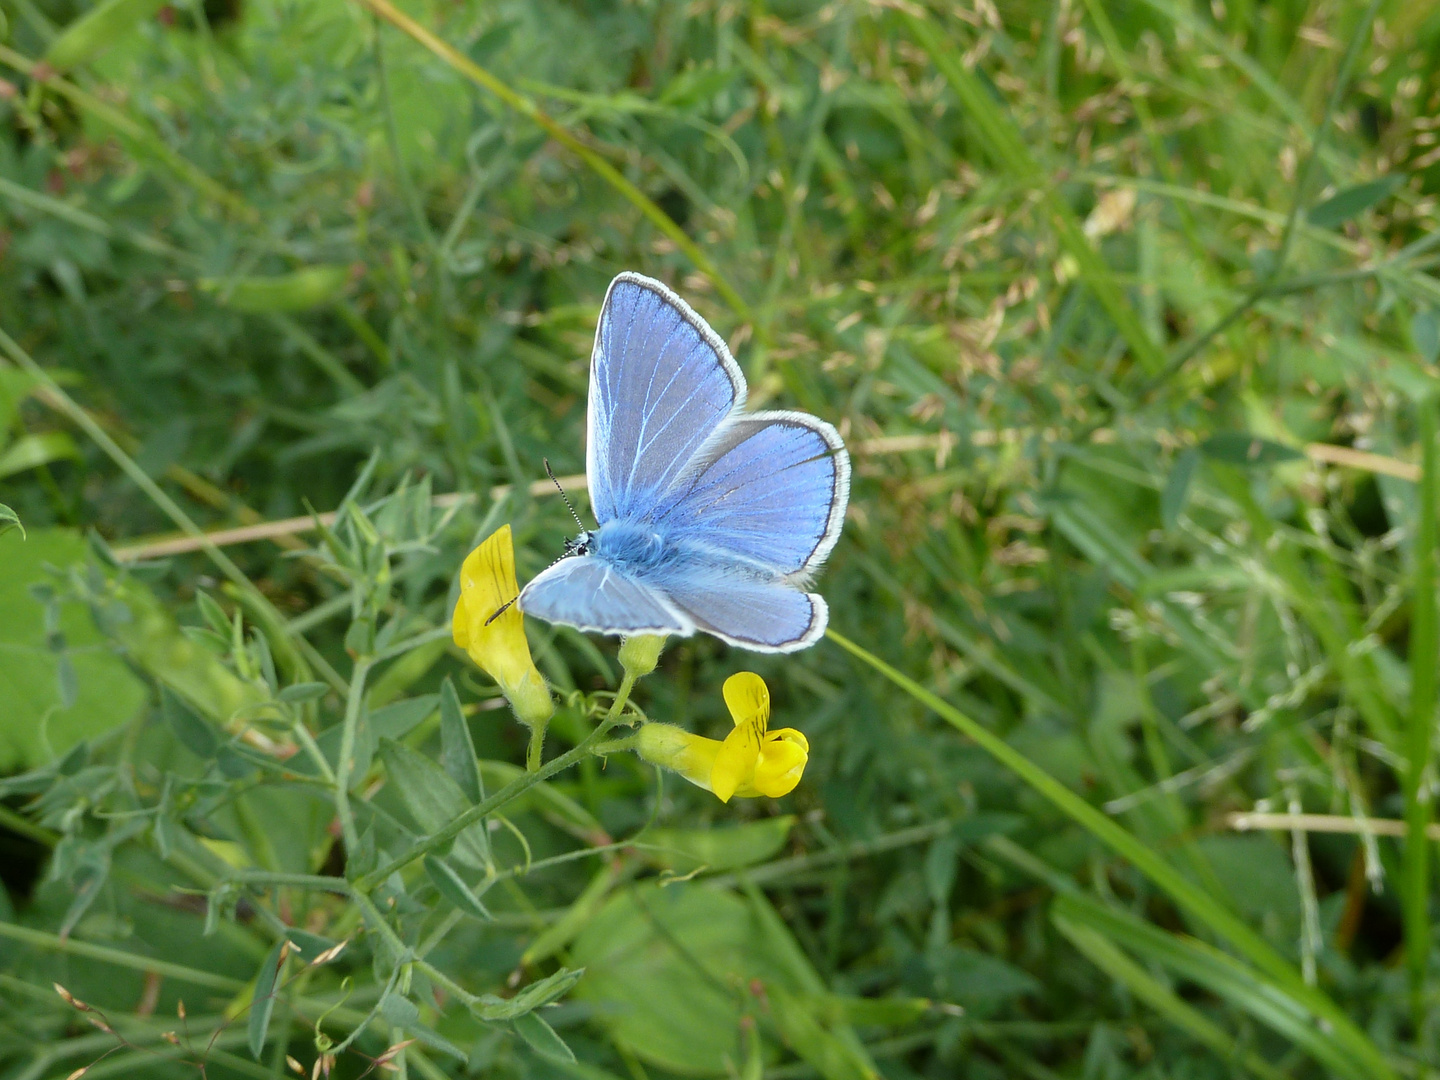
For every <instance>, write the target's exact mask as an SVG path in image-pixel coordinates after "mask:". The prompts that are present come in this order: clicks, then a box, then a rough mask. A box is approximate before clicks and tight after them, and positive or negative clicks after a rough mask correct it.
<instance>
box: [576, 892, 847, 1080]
mask: <svg viewBox="0 0 1440 1080" xmlns="http://www.w3.org/2000/svg"><path fill="white" fill-rule="evenodd" d="M570 955H571V958H572V959H573V960H574V962H576V963H580V964H584V965H585V966H586V969H587V972H588V974H587V976H586V978H585V979H584V980H583V981H581V982H580V983H579V985H577V986H576V988H575V992H574V995H573V996H574V997H575V998H578V999H581V1000H584V1001H588V1002H591V1003H593V1004H594V1005H595V1006H596V1008H597V1009H598V1012H597V1014H596V1019H597V1022H598V1023H600V1024H601V1025H602V1026H603V1027H604V1028H606V1030H607V1031H608V1032H609V1034H610V1036H611V1038H612V1039H614V1040H615V1041H616V1042H618V1043H620V1044H621V1045H623V1046H625V1047H627V1048H629V1049H630V1050H631V1051H633V1052H634V1053H635V1054H636V1055H637V1056H638V1057H640V1058H641V1059H643V1060H644V1061H646V1062H650V1063H652V1064H654V1065H656V1066H658V1067H660V1068H662V1069H667V1070H671V1071H674V1072H680V1073H685V1074H690V1075H693V1074H696V1073H723V1072H725V1071H726V1070H727V1065H726V1062H727V1061H730V1062H735V1061H741V1060H744V1059H745V1056H746V1054H745V1047H744V1046H743V1044H742V1040H741V1039H740V1032H741V1023H740V1018H741V1007H740V1001H739V1000H738V998H737V996H736V994H735V992H734V988H736V987H748V986H752V985H757V980H758V985H760V986H763V987H764V988H765V993H766V994H771V993H773V992H774V990H776V989H778V990H780V991H781V992H783V993H789V994H791V995H798V996H801V997H805V996H809V997H814V996H816V995H824V994H825V993H826V988H825V985H824V982H823V981H822V980H821V979H820V977H819V976H818V975H817V974H816V973H815V971H814V969H813V968H812V967H811V966H810V965H809V962H808V961H807V960H806V959H805V954H804V953H803V952H802V951H801V950H800V948H799V946H798V945H797V944H796V943H795V940H794V938H793V936H792V935H791V934H790V931H789V930H788V929H787V928H786V927H785V925H784V923H782V922H780V921H779V920H778V918H776V917H775V915H774V912H773V910H771V909H770V908H769V905H768V903H765V902H764V899H763V897H761V898H760V900H759V901H755V900H754V899H753V898H752V900H751V901H747V900H745V899H742V898H741V897H738V896H736V895H734V894H733V893H729V892H724V891H721V890H718V889H710V888H706V887H704V886H701V885H698V884H693V883H680V884H672V885H668V886H665V887H660V886H659V885H655V884H651V885H643V886H633V887H631V888H628V889H625V890H623V891H621V892H617V893H615V894H614V895H612V896H611V898H610V900H609V901H608V902H607V903H606V904H605V905H604V907H602V908H601V909H600V910H599V911H598V912H596V914H595V916H594V918H592V919H591V920H590V922H589V924H588V925H586V927H585V928H584V929H583V930H582V931H581V933H580V935H579V936H578V937H577V938H576V939H575V943H574V945H573V946H572V947H571V951H570ZM794 1011H795V1012H799V1013H800V1014H801V1016H800V1018H798V1019H796V1020H795V1027H794V1028H793V1030H792V1031H791V1033H790V1034H791V1035H792V1036H794V1037H795V1039H796V1042H795V1043H794V1044H792V1047H793V1049H794V1050H795V1051H796V1052H797V1053H800V1054H802V1055H803V1056H804V1057H805V1059H806V1061H808V1062H809V1063H810V1064H811V1065H813V1066H814V1067H815V1068H816V1069H818V1070H820V1072H821V1075H822V1076H825V1077H826V1078H827V1080H841V1078H844V1080H851V1078H853V1077H854V1076H855V1075H856V1074H855V1072H854V1071H853V1065H854V1063H855V1062H856V1061H859V1060H863V1057H862V1056H861V1055H863V1054H864V1049H863V1047H862V1046H861V1045H860V1043H859V1040H858V1039H856V1038H855V1036H854V1034H853V1032H851V1031H849V1029H847V1028H845V1027H843V1026H842V1025H839V1024H830V1023H825V1022H822V1021H818V1020H815V1019H814V1018H813V1017H812V1016H809V1015H808V1013H807V1011H806V1010H805V1009H797V1010H794ZM816 1025H818V1026H819V1031H818V1032H817V1030H816ZM872 1068H873V1066H872Z"/></svg>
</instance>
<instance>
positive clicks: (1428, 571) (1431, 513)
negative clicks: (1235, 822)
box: [1401, 400, 1440, 1023]
mask: <svg viewBox="0 0 1440 1080" xmlns="http://www.w3.org/2000/svg"><path fill="white" fill-rule="evenodd" d="M1435 409H1436V403H1435V402H1434V401H1433V400H1430V401H1425V402H1423V403H1421V405H1420V407H1419V410H1418V411H1419V420H1420V453H1421V472H1420V506H1419V512H1418V519H1417V520H1418V525H1417V528H1416V531H1415V551H1414V554H1413V558H1414V560H1415V571H1414V572H1415V584H1414V601H1413V603H1414V605H1415V608H1414V613H1413V614H1412V615H1411V618H1410V727H1409V731H1408V732H1407V733H1406V735H1407V739H1406V742H1407V746H1406V751H1407V753H1406V758H1407V759H1408V768H1407V769H1406V771H1405V824H1406V838H1405V865H1404V877H1403V882H1402V885H1401V899H1402V906H1403V908H1404V922H1405V966H1406V967H1407V968H1408V969H1409V972H1410V994H1411V998H1412V1002H1413V1006H1414V1010H1415V1016H1416V1022H1417V1023H1418V1022H1420V1020H1421V1018H1422V1017H1423V1016H1424V997H1423V995H1424V989H1425V969H1426V965H1427V962H1428V961H1429V958H1430V910H1429V904H1430V841H1429V840H1428V839H1427V838H1426V836H1425V832H1426V829H1427V827H1428V826H1429V824H1430V753H1431V733H1432V732H1433V731H1434V730H1435V695H1436V670H1435V665H1436V662H1437V656H1436V648H1437V643H1436V611H1435V548H1436V544H1437V537H1436V520H1435V516H1436V514H1437V513H1440V474H1437V470H1440V454H1437V449H1436V445H1435V440H1436V437H1437V433H1436V423H1435Z"/></svg>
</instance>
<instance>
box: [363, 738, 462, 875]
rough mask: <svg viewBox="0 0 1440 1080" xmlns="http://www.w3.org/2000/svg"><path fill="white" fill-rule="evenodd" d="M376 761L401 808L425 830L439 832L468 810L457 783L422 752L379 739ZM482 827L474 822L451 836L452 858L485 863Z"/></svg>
mask: <svg viewBox="0 0 1440 1080" xmlns="http://www.w3.org/2000/svg"><path fill="white" fill-rule="evenodd" d="M380 760H381V761H383V762H384V763H385V769H386V771H387V772H388V773H389V774H390V779H391V780H393V781H394V782H395V786H396V787H397V788H398V789H399V791H400V797H401V798H402V799H403V800H404V802H405V808H406V809H407V810H409V811H410V814H411V816H412V817H414V819H415V823H416V824H417V825H419V826H420V828H421V829H422V830H424V831H425V832H427V833H433V832H438V831H440V830H441V829H442V828H444V827H445V826H446V825H448V824H450V822H452V821H454V820H455V819H456V818H457V817H459V816H460V815H461V814H463V813H464V812H465V811H466V810H468V809H470V806H471V803H470V802H469V800H467V799H466V798H465V795H464V793H463V792H461V790H460V786H459V785H458V784H456V783H455V781H454V780H451V779H450V777H449V776H447V775H446V774H445V770H444V769H442V768H441V767H440V766H439V765H436V764H435V762H433V761H431V760H430V759H429V758H428V757H426V756H425V755H424V754H420V753H417V752H416V751H414V750H411V749H410V748H409V747H408V746H406V745H404V744H403V743H397V742H395V741H394V740H393V739H381V740H380ZM484 827H485V826H484V824H483V823H477V824H475V825H472V826H470V827H469V828H468V829H466V830H465V831H464V832H462V833H461V834H460V835H459V836H458V837H456V838H455V848H454V858H456V859H458V860H459V861H460V862H462V863H464V864H465V865H466V866H473V867H477V868H478V867H482V866H484V865H485V855H486V852H487V851H488V845H487V844H486V842H485V841H486V838H485V837H484V836H483V835H482V836H477V835H476V833H477V832H479V830H481V829H483V828H484Z"/></svg>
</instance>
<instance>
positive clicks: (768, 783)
mask: <svg viewBox="0 0 1440 1080" xmlns="http://www.w3.org/2000/svg"><path fill="white" fill-rule="evenodd" d="M725 704H726V705H727V706H729V708H730V715H731V717H732V718H733V719H734V721H735V729H734V730H733V731H731V732H730V734H729V735H728V736H727V737H726V738H725V741H724V742H720V741H719V740H718V739H707V738H705V736H703V735H692V734H691V733H690V732H688V731H686V730H685V729H684V728H679V727H676V726H675V725H673V724H654V723H651V724H645V725H644V726H642V727H641V728H640V731H639V733H638V734H637V735H636V738H635V749H636V752H637V753H639V755H640V756H641V757H642V758H644V759H645V760H646V761H648V762H650V763H651V764H652V765H659V766H660V767H661V768H664V769H670V770H672V771H673V772H678V773H679V774H680V775H681V776H683V777H684V778H685V779H686V780H689V781H690V782H691V783H692V784H694V785H695V786H696V787H701V788H704V789H705V790H706V791H713V792H714V793H715V794H716V795H717V796H718V797H719V799H720V801H721V802H729V801H730V800H731V799H732V798H734V797H736V796H738V797H740V798H755V797H756V796H761V795H763V796H765V797H767V798H771V799H778V798H779V797H780V796H782V795H788V794H789V793H790V792H792V791H794V790H795V786H796V785H797V784H798V783H800V777H801V776H802V775H803V774H804V772H805V764H806V762H807V761H809V757H810V743H809V742H808V741H806V739H805V736H804V735H802V734H801V733H800V732H798V731H796V730H795V729H794V728H780V729H779V730H777V731H770V730H768V724H769V721H770V691H769V689H768V688H767V687H766V685H765V680H763V679H761V678H760V676H759V675H756V674H755V673H754V672H750V671H742V672H740V673H739V674H737V675H732V676H730V678H729V679H727V680H725Z"/></svg>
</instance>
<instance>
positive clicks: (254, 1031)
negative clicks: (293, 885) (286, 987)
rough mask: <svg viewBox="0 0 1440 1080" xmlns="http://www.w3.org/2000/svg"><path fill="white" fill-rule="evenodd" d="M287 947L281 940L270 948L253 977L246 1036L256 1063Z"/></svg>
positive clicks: (267, 1028)
mask: <svg viewBox="0 0 1440 1080" xmlns="http://www.w3.org/2000/svg"><path fill="white" fill-rule="evenodd" d="M288 945H289V939H287V938H281V939H280V940H279V941H277V942H276V943H275V944H274V945H273V946H271V948H270V951H269V952H268V953H266V955H265V959H264V960H263V961H261V964H260V971H259V973H258V974H257V975H256V976H255V996H254V997H253V998H252V999H251V1002H250V1024H249V1027H248V1029H247V1031H246V1035H247V1038H248V1041H249V1044H250V1055H251V1056H252V1057H254V1058H255V1059H256V1060H257V1061H258V1060H259V1058H260V1055H261V1054H262V1053H263V1052H264V1050H265V1039H266V1037H267V1036H268V1035H269V1033H270V1017H271V1015H272V1014H273V1013H274V1012H275V984H276V983H277V982H279V980H280V969H281V968H282V967H284V966H285V949H286V948H287V946H288Z"/></svg>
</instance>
